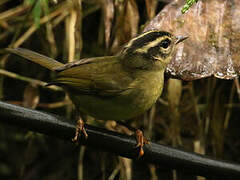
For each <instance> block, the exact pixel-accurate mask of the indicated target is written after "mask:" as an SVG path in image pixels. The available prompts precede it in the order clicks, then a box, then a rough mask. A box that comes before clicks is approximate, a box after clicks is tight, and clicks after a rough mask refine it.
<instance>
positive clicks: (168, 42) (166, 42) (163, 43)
mask: <svg viewBox="0 0 240 180" xmlns="http://www.w3.org/2000/svg"><path fill="white" fill-rule="evenodd" d="M170 44H171V41H170V40H169V39H165V40H163V41H162V42H161V44H160V46H161V47H162V48H164V49H167V48H168V46H169V45H170Z"/></svg>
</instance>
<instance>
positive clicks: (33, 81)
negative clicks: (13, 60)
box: [0, 69, 63, 91]
mask: <svg viewBox="0 0 240 180" xmlns="http://www.w3.org/2000/svg"><path fill="white" fill-rule="evenodd" d="M0 74H2V75H5V76H8V77H11V78H14V79H18V80H22V81H25V82H29V83H32V84H36V85H39V86H42V87H45V88H48V89H52V90H55V91H63V89H62V88H61V87H58V86H46V85H47V84H48V83H46V82H43V81H40V80H37V79H32V78H29V77H24V76H21V75H19V74H15V73H13V72H10V71H6V70H4V69H0Z"/></svg>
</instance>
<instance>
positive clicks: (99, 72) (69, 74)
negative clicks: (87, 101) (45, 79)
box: [51, 56, 132, 96]
mask: <svg viewBox="0 0 240 180" xmlns="http://www.w3.org/2000/svg"><path fill="white" fill-rule="evenodd" d="M117 58H118V57H115V56H108V57H98V58H88V59H82V60H79V61H77V62H74V63H70V64H66V65H64V66H61V67H60V68H57V69H55V71H56V72H58V74H57V77H56V79H54V80H53V82H52V83H51V84H57V85H60V86H63V87H65V88H67V89H68V90H69V91H72V92H74V93H76V94H78V93H80V94H81V93H82V94H95V95H99V96H116V95H119V94H120V93H121V92H123V91H125V90H127V89H129V85H130V83H131V82H132V78H131V77H130V75H129V73H128V72H126V71H125V70H124V69H123V67H122V65H121V64H120V63H119V60H118V59H117Z"/></svg>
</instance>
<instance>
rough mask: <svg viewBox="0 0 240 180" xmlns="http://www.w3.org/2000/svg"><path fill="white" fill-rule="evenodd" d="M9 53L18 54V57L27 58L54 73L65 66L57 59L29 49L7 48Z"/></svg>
mask: <svg viewBox="0 0 240 180" xmlns="http://www.w3.org/2000/svg"><path fill="white" fill-rule="evenodd" d="M6 51H7V52H10V53H13V54H16V55H18V56H21V57H23V58H26V59H28V60H30V61H32V62H34V63H37V64H39V65H41V66H43V67H45V68H47V69H49V70H52V71H54V70H55V69H57V68H59V67H61V66H63V65H64V64H62V63H60V62H58V61H56V60H55V59H52V58H49V57H47V56H44V55H42V54H39V53H36V52H33V51H30V50H28V49H23V48H14V49H13V48H6Z"/></svg>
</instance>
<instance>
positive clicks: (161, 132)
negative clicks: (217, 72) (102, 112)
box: [0, 0, 240, 180]
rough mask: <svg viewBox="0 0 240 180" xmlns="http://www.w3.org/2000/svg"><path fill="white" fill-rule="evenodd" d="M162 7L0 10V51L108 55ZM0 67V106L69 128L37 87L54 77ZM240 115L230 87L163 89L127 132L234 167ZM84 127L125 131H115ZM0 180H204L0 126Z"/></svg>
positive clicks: (58, 105) (116, 0) (172, 82)
mask: <svg viewBox="0 0 240 180" xmlns="http://www.w3.org/2000/svg"><path fill="white" fill-rule="evenodd" d="M166 4H167V2H162V1H154V0H145V1H144V0H138V1H137V0H136V1H135V0H125V1H124V0H83V1H80V0H71V1H69V0H68V1H67V0H66V1H65V0H58V1H57V0H55V1H54V0H39V1H34V0H25V1H20V0H17V1H16V0H3V1H1V2H0V42H1V43H0V48H5V47H19V46H21V47H24V48H28V49H31V50H33V51H37V52H40V53H42V54H45V55H47V56H50V57H53V58H56V59H58V60H60V61H62V62H68V61H72V60H74V59H80V57H81V58H84V57H94V56H103V55H109V54H114V53H115V52H117V51H118V50H119V49H120V47H121V46H122V45H123V44H124V43H126V42H127V41H128V40H129V39H130V38H132V37H134V36H136V34H137V33H140V32H141V31H142V30H143V28H144V26H145V24H146V23H147V22H149V20H150V19H152V18H153V17H154V16H155V14H156V13H157V12H159V11H161V10H162V8H164V6H165V5H166ZM74 27H75V28H74ZM199 54H200V52H199ZM0 66H1V69H0V74H2V75H5V76H1V77H0V97H1V100H4V101H7V102H10V103H14V104H18V105H23V106H25V107H28V108H36V109H38V110H42V111H48V112H52V113H55V114H59V115H62V116H66V117H69V118H74V107H73V105H72V104H71V102H70V101H69V98H68V97H66V96H65V93H64V92H63V91H61V90H59V89H56V88H48V87H44V84H45V83H44V82H48V81H49V79H50V78H51V77H53V76H54V74H52V73H50V72H49V71H48V70H46V69H44V68H41V67H40V66H38V65H35V64H33V63H30V62H27V61H25V60H23V59H21V58H19V57H16V56H9V55H6V54H0ZM13 73H15V74H13ZM28 78H31V79H28ZM36 80H41V82H39V81H36ZM239 107H240V105H239V94H238V93H237V90H236V86H235V84H234V81H227V80H220V79H216V78H213V77H210V78H206V79H201V80H196V81H193V82H184V81H180V80H176V79H166V83H165V87H164V92H163V95H162V96H161V98H160V99H159V101H158V102H157V103H156V105H154V106H153V107H152V108H151V109H150V110H149V111H148V112H146V113H145V114H144V115H142V116H141V117H138V118H136V119H134V120H133V121H132V123H131V126H135V127H141V128H142V129H144V132H145V135H146V136H147V137H149V138H151V140H152V141H155V142H159V143H162V144H165V145H170V146H174V147H177V148H181V149H185V150H189V151H194V152H198V153H202V154H207V155H211V156H215V157H218V158H221V159H226V160H231V161H234V162H240V159H239V157H240V156H239V146H240V141H239V137H240V131H239V118H238V117H239ZM87 120H88V121H87V123H89V124H92V125H95V126H102V127H106V128H108V129H111V130H117V131H126V130H124V129H125V127H122V126H120V125H116V123H115V122H114V121H109V122H102V121H95V120H94V119H93V118H91V117H87ZM0 178H2V179H49V180H53V179H131V178H132V179H196V178H198V179H202V177H195V176H194V175H186V174H183V173H181V172H176V171H173V170H169V169H165V168H164V165H162V166H154V165H149V164H139V163H136V162H135V161H134V160H129V159H126V158H122V157H117V156H116V155H113V154H110V153H106V152H102V151H100V150H97V149H92V148H89V147H78V146H76V145H74V144H73V143H71V142H70V141H69V142H65V141H62V140H58V139H56V138H52V137H47V136H43V135H41V134H38V133H34V132H30V131H26V130H23V129H20V128H18V127H11V126H7V125H3V124H0Z"/></svg>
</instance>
